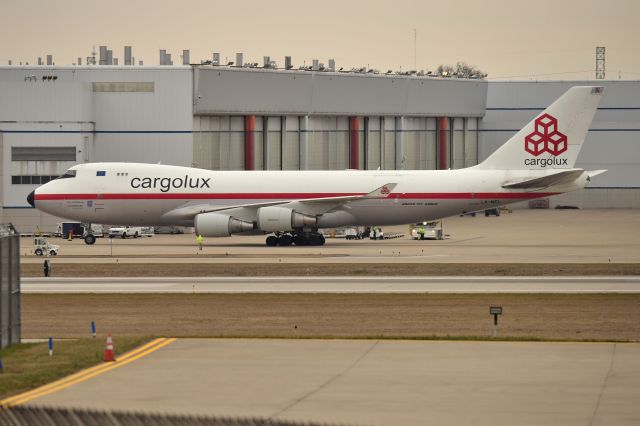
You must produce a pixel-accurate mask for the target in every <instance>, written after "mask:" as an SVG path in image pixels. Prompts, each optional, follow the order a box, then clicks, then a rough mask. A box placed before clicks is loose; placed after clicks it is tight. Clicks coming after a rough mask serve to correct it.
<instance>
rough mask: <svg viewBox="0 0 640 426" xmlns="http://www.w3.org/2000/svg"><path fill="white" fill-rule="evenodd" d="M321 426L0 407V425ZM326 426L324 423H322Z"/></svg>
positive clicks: (205, 417)
mask: <svg viewBox="0 0 640 426" xmlns="http://www.w3.org/2000/svg"><path fill="white" fill-rule="evenodd" d="M4 425H11V426H23V425H25V426H27V425H28V426H51V425H75V426H84V425H87V426H89V425H91V426H128V425H131V426H139V425H162V426H178V425H179V426H204V425H207V426H320V425H321V424H320V423H312V422H294V421H287V420H277V419H269V418H262V417H254V418H238V417H208V416H189V415H169V414H150V413H130V412H122V411H100V410H84V409H74V408H50V407H37V406H24V407H22V406H21V407H12V408H5V409H0V426H4ZM323 425H324V426H328V425H327V424H323Z"/></svg>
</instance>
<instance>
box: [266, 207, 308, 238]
mask: <svg viewBox="0 0 640 426" xmlns="http://www.w3.org/2000/svg"><path fill="white" fill-rule="evenodd" d="M317 222H318V220H317V218H316V217H315V216H309V215H306V214H303V213H298V212H296V211H295V210H292V209H288V208H286V207H278V206H270V207H261V208H260V209H258V228H260V229H261V230H262V231H265V232H277V231H293V230H294V229H296V228H303V227H305V226H313V225H316V224H317Z"/></svg>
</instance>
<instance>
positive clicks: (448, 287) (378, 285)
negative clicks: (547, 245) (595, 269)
mask: <svg viewBox="0 0 640 426" xmlns="http://www.w3.org/2000/svg"><path fill="white" fill-rule="evenodd" d="M22 292H23V293H640V277H638V276H613V277H600V276H594V277H154V278H147V277H133V278H126V277H125V278H120V277H115V278H113V277H112V278H94V277H89V278H53V277H50V278H23V279H22Z"/></svg>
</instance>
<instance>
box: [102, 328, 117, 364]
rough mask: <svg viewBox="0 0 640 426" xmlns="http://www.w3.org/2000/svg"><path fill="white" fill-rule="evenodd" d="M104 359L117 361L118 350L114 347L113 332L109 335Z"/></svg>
mask: <svg viewBox="0 0 640 426" xmlns="http://www.w3.org/2000/svg"><path fill="white" fill-rule="evenodd" d="M103 360H104V361H115V360H116V351H115V350H114V349H113V339H112V338H111V333H109V335H108V336H107V346H106V348H105V349H104V357H103Z"/></svg>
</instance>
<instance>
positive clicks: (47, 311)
mask: <svg viewBox="0 0 640 426" xmlns="http://www.w3.org/2000/svg"><path fill="white" fill-rule="evenodd" d="M491 305H501V306H503V308H504V315H503V316H502V317H501V318H500V332H499V333H500V335H501V336H510V337H524V336H528V337H533V338H540V339H612V340H634V341H637V340H640V295H638V294H486V295H484V294H46V295H45V294H25V295H23V336H24V337H27V338H29V337H46V336H50V335H53V336H56V337H79V336H87V334H88V332H89V324H90V322H91V320H95V321H96V323H97V325H98V328H99V330H102V331H103V332H106V331H110V332H113V333H114V335H115V336H116V337H117V336H123V335H125V336H176V337H188V336H202V337H211V336H228V337H230V336H246V337H405V338H414V337H421V336H447V335H449V336H489V335H491V332H492V322H491V321H492V317H490V315H489V306H491Z"/></svg>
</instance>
